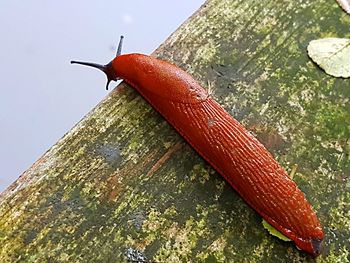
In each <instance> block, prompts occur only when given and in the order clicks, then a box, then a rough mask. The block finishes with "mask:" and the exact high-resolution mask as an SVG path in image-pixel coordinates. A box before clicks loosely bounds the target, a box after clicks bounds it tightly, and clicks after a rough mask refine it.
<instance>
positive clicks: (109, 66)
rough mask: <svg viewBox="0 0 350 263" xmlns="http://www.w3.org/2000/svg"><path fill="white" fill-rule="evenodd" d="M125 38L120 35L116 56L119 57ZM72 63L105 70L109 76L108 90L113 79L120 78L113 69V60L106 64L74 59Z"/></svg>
mask: <svg viewBox="0 0 350 263" xmlns="http://www.w3.org/2000/svg"><path fill="white" fill-rule="evenodd" d="M123 38H124V36H120V40H119V44H118V49H117V54H116V57H118V56H119V55H120V54H121V52H122V45H123ZM70 63H71V64H80V65H84V66H88V67H93V68H97V69H99V70H101V71H103V72H104V73H105V74H106V76H107V83H106V90H108V85H109V83H110V82H111V81H112V80H118V79H119V78H118V76H117V75H116V74H115V72H114V70H113V67H112V62H109V63H108V64H106V65H100V64H96V63H91V62H81V61H75V60H72V61H71V62H70Z"/></svg>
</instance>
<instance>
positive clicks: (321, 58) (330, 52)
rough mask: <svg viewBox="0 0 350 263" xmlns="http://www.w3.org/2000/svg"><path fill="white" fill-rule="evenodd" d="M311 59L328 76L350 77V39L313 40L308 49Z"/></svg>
mask: <svg viewBox="0 0 350 263" xmlns="http://www.w3.org/2000/svg"><path fill="white" fill-rule="evenodd" d="M307 51H308V54H309V56H310V58H311V59H312V60H313V61H314V62H315V63H316V64H318V65H319V66H320V68H322V69H323V70H324V71H325V72H326V73H327V74H329V75H331V76H334V77H343V78H349V77H350V39H347V38H322V39H317V40H312V41H311V42H310V43H309V45H308V47H307Z"/></svg>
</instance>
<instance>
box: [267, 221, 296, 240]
mask: <svg viewBox="0 0 350 263" xmlns="http://www.w3.org/2000/svg"><path fill="white" fill-rule="evenodd" d="M262 224H263V226H264V228H265V229H267V231H269V233H270V234H271V235H273V236H275V237H278V238H279V239H282V240H283V241H292V240H290V239H289V238H288V237H286V236H285V235H283V234H282V233H281V232H279V231H278V230H277V229H276V228H274V227H273V226H271V225H270V224H269V223H267V222H266V221H265V219H263V220H262Z"/></svg>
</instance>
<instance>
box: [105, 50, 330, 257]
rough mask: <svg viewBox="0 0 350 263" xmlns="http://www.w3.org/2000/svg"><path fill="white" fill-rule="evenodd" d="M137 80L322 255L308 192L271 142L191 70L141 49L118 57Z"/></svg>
mask: <svg viewBox="0 0 350 263" xmlns="http://www.w3.org/2000/svg"><path fill="white" fill-rule="evenodd" d="M110 67H112V69H111V70H113V74H114V75H115V76H117V77H118V78H121V79H123V80H124V81H125V82H127V83H128V84H130V85H131V86H133V87H134V88H135V89H136V90H137V91H138V92H139V93H140V94H141V95H142V96H143V97H144V98H145V99H146V100H147V101H148V102H149V103H150V104H151V105H152V106H153V107H154V108H155V109H156V110H157V111H158V112H159V113H160V114H161V115H162V116H163V117H164V118H165V119H166V120H167V121H168V122H169V123H170V124H171V125H172V126H173V127H174V128H175V129H176V130H177V131H178V132H179V133H180V134H181V135H182V136H183V137H184V138H185V140H186V141H187V142H188V143H189V144H190V145H191V146H192V147H193V148H194V149H195V150H196V151H197V152H198V153H199V154H200V155H201V156H202V157H203V158H204V159H205V160H206V161H207V162H208V163H210V164H211V165H212V166H213V167H214V168H215V170H216V171H218V172H219V173H220V174H221V175H222V176H223V177H224V178H225V179H226V181H228V182H229V183H230V185H231V186H232V187H233V188H234V189H235V190H236V191H237V192H238V193H239V194H240V196H241V197H242V198H243V199H244V200H245V201H246V202H247V203H248V204H249V205H250V206H251V207H252V208H253V209H254V210H255V211H257V212H258V213H259V214H260V215H261V216H262V217H263V218H264V219H265V220H266V221H267V222H268V223H269V224H271V225H272V226H273V227H275V228H276V229H277V230H278V231H280V232H281V233H282V234H284V235H285V236H287V237H288V238H290V239H292V240H293V241H294V242H295V243H296V245H297V247H298V248H300V249H301V250H304V251H305V252H307V253H309V254H311V255H313V256H317V255H319V254H320V252H321V245H322V241H323V238H324V233H323V230H322V227H321V224H320V222H319V220H318V218H317V216H316V214H315V212H314V211H313V209H312V207H311V205H310V204H309V202H308V201H307V200H306V199H305V196H304V194H303V193H302V192H301V191H300V190H299V188H298V187H297V185H296V184H295V183H294V182H293V181H292V180H291V179H290V178H289V176H288V175H287V173H286V172H285V170H284V169H283V168H282V167H281V166H280V165H279V164H278V163H277V162H276V161H275V160H274V158H273V157H272V155H271V154H270V153H269V152H268V151H267V150H266V148H265V147H264V146H263V145H262V144H261V143H260V142H259V141H258V140H257V139H256V138H255V137H254V136H252V135H251V134H250V133H249V132H248V131H247V130H246V129H245V128H244V127H243V126H242V125H241V124H240V123H239V122H238V121H237V120H235V119H234V118H233V117H232V116H231V115H229V114H228V113H227V112H226V111H225V110H224V109H223V108H222V107H221V106H220V105H219V104H218V103H217V102H216V101H215V100H214V99H213V98H211V97H210V96H209V95H208V93H207V92H206V90H204V89H203V88H202V87H201V86H200V85H199V84H198V83H197V82H196V81H195V80H194V79H193V78H192V77H191V76H190V75H189V74H188V73H186V72H185V71H183V70H181V69H180V68H178V67H177V66H175V65H172V64H170V63H168V62H165V61H161V60H158V59H155V58H152V57H150V56H146V55H142V54H127V55H121V56H118V57H116V58H115V59H114V60H113V61H112V62H111V64H110Z"/></svg>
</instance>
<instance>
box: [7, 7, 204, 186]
mask: <svg viewBox="0 0 350 263" xmlns="http://www.w3.org/2000/svg"><path fill="white" fill-rule="evenodd" d="M203 3H204V0H191V1H186V0H177V1H161V0H153V1H141V0H127V1H92V0H84V1H83V0H79V1H78V0H76V1H44V0H29V1H19V0H1V2H0V36H1V38H0V72H1V73H0V192H1V191H2V190H4V189H5V188H6V187H7V186H8V185H10V184H11V183H12V182H13V181H15V180H16V178H17V177H18V176H19V175H20V174H21V173H23V172H24V171H25V170H26V169H28V168H29V167H30V166H31V164H33V163H34V162H35V161H36V160H37V159H38V158H39V157H40V156H41V155H42V154H43V153H44V152H45V151H46V150H48V149H49V148H50V147H51V146H52V145H54V144H55V142H56V141H57V140H58V139H59V138H61V137H62V136H63V135H64V134H65V133H66V132H67V131H69V129H70V128H72V127H73V126H74V125H75V124H76V123H77V122H78V121H79V120H80V119H81V118H82V117H83V116H84V115H85V114H86V113H88V112H89V111H90V110H91V109H92V108H93V107H94V106H95V105H96V104H97V103H98V102H99V101H101V100H102V99H103V98H104V97H105V96H106V95H107V93H106V91H105V89H104V85H105V76H104V75H103V74H101V73H100V72H98V71H97V70H96V71H94V70H91V69H88V68H86V67H79V66H77V65H70V63H69V61H70V60H72V59H76V60H84V61H93V62H97V63H102V64H104V63H106V62H109V61H110V60H111V59H112V58H113V56H114V53H115V46H116V45H117V42H118V40H119V36H120V35H122V34H123V35H124V36H125V39H124V46H123V53H132V52H139V53H145V54H150V53H151V52H152V51H153V50H154V49H156V48H157V47H158V46H159V45H160V44H161V43H162V42H163V41H164V40H165V39H166V38H167V37H168V36H169V35H170V34H171V33H172V32H174V31H175V30H176V28H178V27H179V26H180V25H181V24H182V23H183V22H184V21H185V20H186V19H187V18H188V17H189V16H190V15H191V14H192V13H193V12H194V11H196V10H197V9H198V8H199V7H200V5H201V4H203ZM110 87H113V84H112V85H111V86H110Z"/></svg>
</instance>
